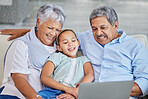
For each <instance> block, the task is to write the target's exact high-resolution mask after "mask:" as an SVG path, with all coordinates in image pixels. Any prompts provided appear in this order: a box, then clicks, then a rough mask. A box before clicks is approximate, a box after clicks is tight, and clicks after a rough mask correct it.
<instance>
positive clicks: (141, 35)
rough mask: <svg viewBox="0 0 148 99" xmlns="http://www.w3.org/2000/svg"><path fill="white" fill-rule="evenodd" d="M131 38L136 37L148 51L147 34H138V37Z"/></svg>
mask: <svg viewBox="0 0 148 99" xmlns="http://www.w3.org/2000/svg"><path fill="white" fill-rule="evenodd" d="M130 36H132V37H135V38H136V39H138V40H140V41H141V42H142V43H143V44H144V45H145V47H146V48H147V49H148V39H147V36H146V35H145V34H136V35H130Z"/></svg>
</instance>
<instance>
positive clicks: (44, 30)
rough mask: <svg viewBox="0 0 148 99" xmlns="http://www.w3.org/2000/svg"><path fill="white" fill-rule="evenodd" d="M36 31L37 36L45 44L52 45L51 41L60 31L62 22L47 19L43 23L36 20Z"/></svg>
mask: <svg viewBox="0 0 148 99" xmlns="http://www.w3.org/2000/svg"><path fill="white" fill-rule="evenodd" d="M37 27H38V31H37V33H36V36H37V38H38V39H39V40H40V41H41V42H42V43H43V44H45V45H48V46H53V42H54V40H55V38H56V37H57V35H58V34H59V33H60V32H61V28H62V24H61V23H60V22H57V21H53V20H52V19H49V20H47V21H45V22H43V23H40V20H39V19H38V20H37Z"/></svg>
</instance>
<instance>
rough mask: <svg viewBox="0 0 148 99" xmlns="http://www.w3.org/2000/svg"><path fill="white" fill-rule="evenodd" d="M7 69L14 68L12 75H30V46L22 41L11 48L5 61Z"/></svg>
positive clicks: (18, 41) (11, 71)
mask: <svg viewBox="0 0 148 99" xmlns="http://www.w3.org/2000/svg"><path fill="white" fill-rule="evenodd" d="M5 66H6V68H8V67H12V68H11V70H10V73H22V74H29V73H30V72H29V69H28V46H27V45H26V44H25V43H24V42H23V41H20V40H16V41H14V42H13V43H12V45H11V46H10V48H9V50H8V52H7V55H6V60H5Z"/></svg>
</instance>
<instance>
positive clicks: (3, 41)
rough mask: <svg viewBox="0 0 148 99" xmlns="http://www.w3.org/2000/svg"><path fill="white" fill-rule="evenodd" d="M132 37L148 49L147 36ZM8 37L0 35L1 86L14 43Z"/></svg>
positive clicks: (137, 35)
mask: <svg viewBox="0 0 148 99" xmlns="http://www.w3.org/2000/svg"><path fill="white" fill-rule="evenodd" d="M130 36H132V37H135V38H136V39H138V40H140V41H141V42H142V43H143V44H144V45H145V46H146V48H147V49H148V38H147V35H145V34H135V35H130ZM7 38H8V36H7V35H0V85H1V84H2V79H3V69H4V68H3V64H4V56H5V53H6V50H7V48H8V47H9V45H10V43H11V42H12V41H7ZM78 54H79V56H80V55H81V52H78ZM142 99H148V96H146V97H144V98H142Z"/></svg>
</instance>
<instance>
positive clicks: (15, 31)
mask: <svg viewBox="0 0 148 99" xmlns="http://www.w3.org/2000/svg"><path fill="white" fill-rule="evenodd" d="M29 31H30V29H4V30H0V34H1V35H11V36H10V37H9V38H8V39H7V40H8V41H10V40H13V39H16V38H18V37H21V36H23V35H25V34H26V33H27V32H29Z"/></svg>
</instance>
